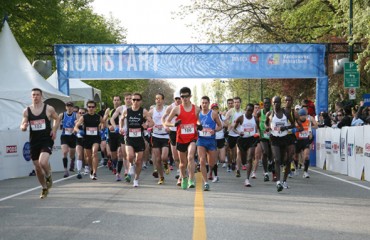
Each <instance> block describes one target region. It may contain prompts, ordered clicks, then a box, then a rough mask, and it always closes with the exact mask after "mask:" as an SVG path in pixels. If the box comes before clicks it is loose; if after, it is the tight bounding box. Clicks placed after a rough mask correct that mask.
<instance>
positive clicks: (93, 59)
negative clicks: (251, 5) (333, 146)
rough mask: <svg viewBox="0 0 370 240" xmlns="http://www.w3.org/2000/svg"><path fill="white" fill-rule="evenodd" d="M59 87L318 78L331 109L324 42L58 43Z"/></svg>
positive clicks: (321, 98) (320, 97)
mask: <svg viewBox="0 0 370 240" xmlns="http://www.w3.org/2000/svg"><path fill="white" fill-rule="evenodd" d="M55 55H56V61H57V71H58V86H59V90H60V91H62V92H63V93H65V94H68V95H69V79H74V78H78V79H100V80H104V79H165V78H234V79H236V78H239V79H240V78H242V79H261V78H262V79H278V78H305V79H310V78H316V105H317V108H316V111H317V112H320V111H323V110H325V111H326V110H327V108H328V77H327V75H326V70H325V63H324V59H325V45H322V44H118V45H117V44H114V45H113V44H57V45H55Z"/></svg>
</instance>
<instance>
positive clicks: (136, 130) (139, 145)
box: [122, 93, 154, 187]
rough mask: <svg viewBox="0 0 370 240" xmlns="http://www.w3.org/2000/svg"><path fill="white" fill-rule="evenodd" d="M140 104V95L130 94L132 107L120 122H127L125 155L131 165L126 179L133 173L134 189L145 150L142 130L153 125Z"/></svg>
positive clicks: (137, 182) (126, 111)
mask: <svg viewBox="0 0 370 240" xmlns="http://www.w3.org/2000/svg"><path fill="white" fill-rule="evenodd" d="M141 103H142V96H141V94H140V93H134V94H132V106H131V107H129V108H127V109H126V110H124V111H123V113H122V121H123V122H124V121H125V120H127V125H126V133H127V135H126V153H127V158H128V161H129V162H130V164H131V166H130V170H129V173H128V175H127V178H131V173H134V174H133V175H134V181H133V186H134V187H138V186H139V177H140V173H141V169H142V158H143V153H144V150H145V142H144V141H145V140H144V128H148V127H153V125H154V124H153V121H152V119H151V117H150V115H149V112H148V111H147V110H146V109H143V108H142V107H141ZM129 176H130V177H129ZM127 180H130V179H127Z"/></svg>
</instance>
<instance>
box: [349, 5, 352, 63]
mask: <svg viewBox="0 0 370 240" xmlns="http://www.w3.org/2000/svg"><path fill="white" fill-rule="evenodd" d="M352 27H353V0H349V62H353V44H351V42H352V40H353V33H352Z"/></svg>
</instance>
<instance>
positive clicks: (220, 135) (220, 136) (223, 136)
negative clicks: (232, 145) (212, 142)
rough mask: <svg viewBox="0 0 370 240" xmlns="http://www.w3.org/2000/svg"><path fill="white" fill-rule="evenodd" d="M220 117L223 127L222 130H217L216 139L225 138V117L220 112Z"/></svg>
mask: <svg viewBox="0 0 370 240" xmlns="http://www.w3.org/2000/svg"><path fill="white" fill-rule="evenodd" d="M218 117H219V118H220V121H221V125H222V128H221V130H220V131H217V132H216V139H223V138H225V134H224V129H223V127H224V121H225V117H224V116H223V115H220V114H218Z"/></svg>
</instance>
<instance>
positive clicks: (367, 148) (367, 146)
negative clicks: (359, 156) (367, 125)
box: [364, 143, 370, 157]
mask: <svg viewBox="0 0 370 240" xmlns="http://www.w3.org/2000/svg"><path fill="white" fill-rule="evenodd" d="M364 155H365V156H366V157H370V144H369V143H366V144H365V153H364Z"/></svg>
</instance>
